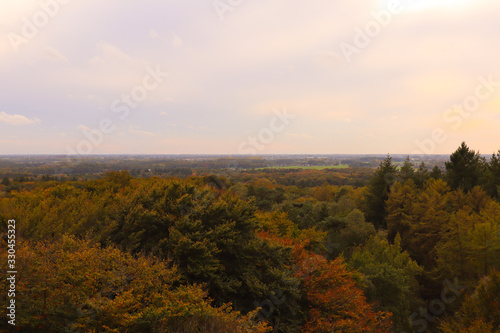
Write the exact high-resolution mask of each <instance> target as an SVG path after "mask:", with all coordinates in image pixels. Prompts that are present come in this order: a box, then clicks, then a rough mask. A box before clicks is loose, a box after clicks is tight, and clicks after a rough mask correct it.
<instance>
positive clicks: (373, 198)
mask: <svg viewBox="0 0 500 333" xmlns="http://www.w3.org/2000/svg"><path fill="white" fill-rule="evenodd" d="M396 174H397V172H396V167H395V166H394V165H393V164H392V158H391V157H390V156H389V155H387V158H385V159H384V160H383V161H382V162H380V165H379V167H378V168H377V170H376V171H375V174H374V175H373V176H372V178H371V179H370V182H369V184H368V189H367V193H366V194H365V207H364V208H365V217H366V219H367V221H369V222H371V223H373V225H374V226H375V228H377V229H380V228H385V227H386V221H385V218H386V216H387V211H386V208H385V201H386V200H387V198H388V196H389V193H390V191H391V186H392V185H393V184H394V181H395V177H396Z"/></svg>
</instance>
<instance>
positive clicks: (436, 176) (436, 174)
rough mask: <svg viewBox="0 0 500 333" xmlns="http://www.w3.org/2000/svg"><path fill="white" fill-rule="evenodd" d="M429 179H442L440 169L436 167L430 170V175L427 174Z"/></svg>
mask: <svg viewBox="0 0 500 333" xmlns="http://www.w3.org/2000/svg"><path fill="white" fill-rule="evenodd" d="M429 177H430V178H434V179H442V178H443V172H442V171H441V168H439V167H438V166H437V165H435V166H434V168H432V171H431V173H430V174H429Z"/></svg>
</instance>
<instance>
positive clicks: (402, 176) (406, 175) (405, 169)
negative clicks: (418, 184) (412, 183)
mask: <svg viewBox="0 0 500 333" xmlns="http://www.w3.org/2000/svg"><path fill="white" fill-rule="evenodd" d="M398 178H399V181H400V182H401V183H404V182H405V181H407V180H408V179H413V180H414V179H415V166H414V165H413V163H411V161H410V156H407V157H406V159H405V161H404V163H403V165H402V166H401V169H400V170H399V174H398Z"/></svg>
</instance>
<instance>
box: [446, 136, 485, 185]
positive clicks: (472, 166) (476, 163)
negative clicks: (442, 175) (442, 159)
mask: <svg viewBox="0 0 500 333" xmlns="http://www.w3.org/2000/svg"><path fill="white" fill-rule="evenodd" d="M485 163H486V162H485V161H484V158H482V157H481V155H479V152H476V151H474V150H471V149H470V148H469V147H467V145H466V144H465V142H462V144H461V145H460V147H458V149H457V150H456V151H455V152H454V153H453V154H451V156H450V161H449V162H446V163H445V165H446V179H447V181H448V184H449V185H450V187H451V188H452V189H453V190H456V189H458V188H461V189H463V190H464V191H466V192H468V191H470V190H472V188H473V187H474V186H476V185H480V182H481V178H482V177H483V176H484V174H485V170H484V169H485V168H484V167H485Z"/></svg>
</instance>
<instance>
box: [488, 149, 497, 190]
mask: <svg viewBox="0 0 500 333" xmlns="http://www.w3.org/2000/svg"><path fill="white" fill-rule="evenodd" d="M485 188H486V191H487V192H488V194H490V195H491V196H493V197H499V196H500V150H499V151H498V152H497V153H496V154H493V155H492V156H491V160H490V162H489V163H488V175H487V182H486V184H485Z"/></svg>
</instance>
